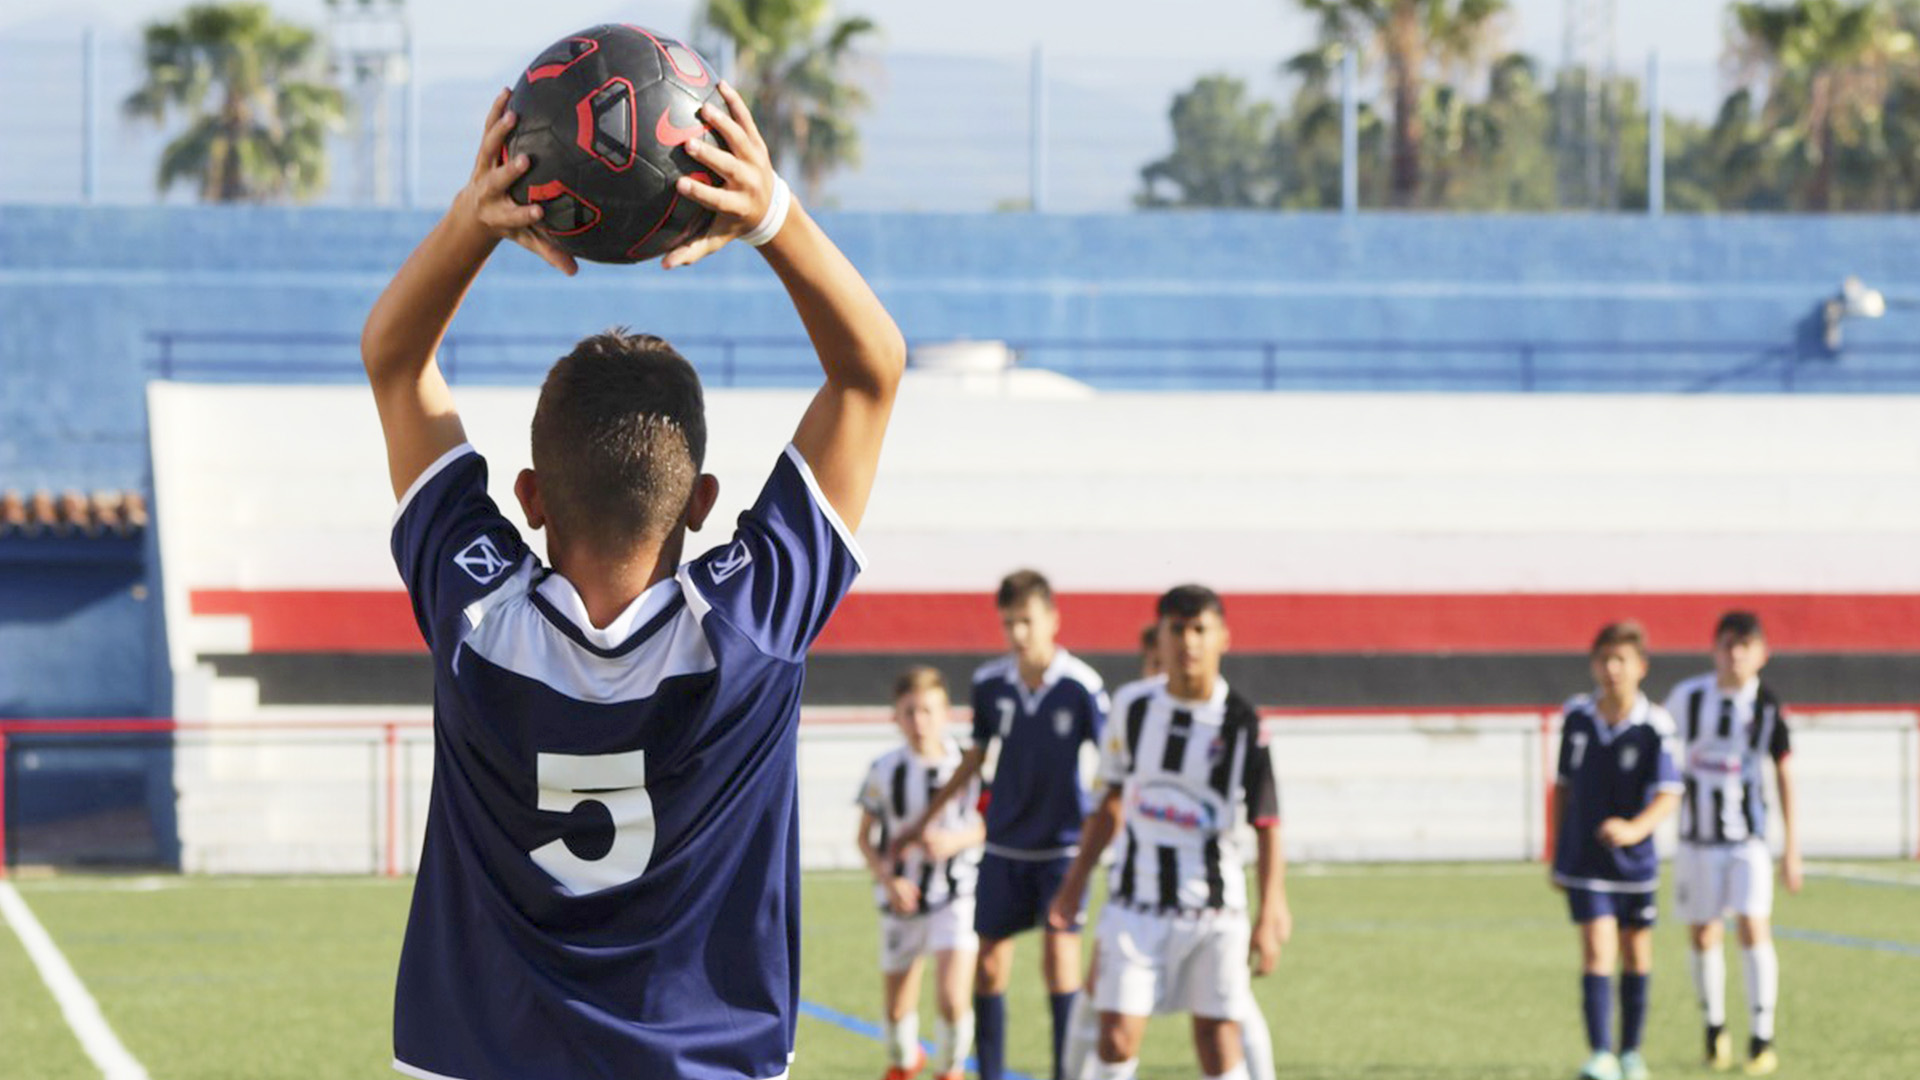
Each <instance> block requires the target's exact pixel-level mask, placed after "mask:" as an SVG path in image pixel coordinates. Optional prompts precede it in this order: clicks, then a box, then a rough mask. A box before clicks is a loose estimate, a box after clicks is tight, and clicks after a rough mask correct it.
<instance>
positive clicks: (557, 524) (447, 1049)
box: [361, 86, 905, 1080]
mask: <svg viewBox="0 0 1920 1080" xmlns="http://www.w3.org/2000/svg"><path fill="white" fill-rule="evenodd" d="M721 94H722V98H723V100H724V101H725V103H726V107H725V108H724V109H723V108H717V107H709V108H707V109H704V110H703V111H702V119H703V121H704V122H706V123H708V124H711V125H712V126H713V127H714V128H716V129H717V130H718V131H719V132H720V134H721V135H722V136H724V138H725V140H726V145H727V146H728V147H730V148H731V149H730V150H721V149H718V148H715V147H708V146H705V145H704V144H702V143H699V142H695V143H690V144H688V148H689V152H690V153H692V154H693V155H694V157H695V159H696V160H697V161H699V163H700V164H701V165H702V166H703V167H705V168H707V169H710V170H712V171H713V172H714V173H716V174H717V175H719V176H720V177H722V178H724V181H725V187H724V188H720V187H708V186H705V185H702V184H698V183H694V182H692V181H688V180H683V181H681V183H680V192H681V194H682V195H683V196H685V197H687V198H690V199H693V200H695V201H697V202H700V203H701V204H703V205H706V206H710V207H712V208H713V209H714V210H715V212H716V214H717V215H718V216H717V217H716V219H715V221H714V224H713V227H712V229H711V231H709V232H708V233H707V234H706V235H705V236H704V237H701V238H700V239H697V240H695V241H693V242H691V243H690V244H688V245H687V246H685V247H682V248H680V249H678V250H676V251H674V252H672V253H670V254H669V255H668V256H667V258H666V262H667V265H668V266H669V267H673V266H684V265H686V264H688V263H691V262H693V261H695V260H697V259H699V258H701V257H703V256H705V255H707V254H709V253H711V252H713V251H714V250H716V249H718V248H720V247H721V246H723V245H725V244H726V243H728V242H729V241H732V240H736V239H745V240H747V241H748V242H749V243H754V244H758V245H760V246H759V250H760V253H761V254H762V255H763V256H764V257H765V258H766V260H767V263H768V265H770V266H771V267H772V268H773V270H774V272H775V274H776V275H777V276H778V277H779V279H780V281H781V282H782V284H784V285H785V286H786V289H787V292H788V295H789V296H790V297H791V298H792V301H793V304H794V306H795V308H797V309H798V311H799V314H800V318H801V320H802V322H803V323H804V324H805V325H806V327H807V331H808V334H809V335H810V336H811V337H812V339H813V343H814V347H815V348H816V350H817V351H818V353H819V357H820V363H821V367H822V369H823V370H824V372H825V376H826V378H825V383H824V385H823V386H822V387H821V388H820V391H819V392H818V393H817V394H816V395H815V396H814V399H813V402H812V404H811V405H810V406H809V407H808V409H807V411H806V414H805V415H804V416H803V417H802V418H801V419H800V422H799V427H798V429H797V430H796V431H795V432H794V436H793V441H792V443H791V444H790V445H789V446H788V447H787V448H786V450H785V451H784V452H783V453H782V454H781V455H780V456H779V457H778V458H776V459H775V461H774V462H773V464H772V472H771V474H770V475H769V476H768V478H767V480H766V483H765V486H764V487H763V488H762V489H761V492H760V495H759V498H758V499H757V500H756V501H755V502H754V504H753V506H752V508H751V509H749V510H748V511H747V512H745V513H744V514H742V515H741V516H740V519H739V523H738V525H737V527H736V530H735V532H734V534H733V539H732V542H731V543H729V544H727V545H724V546H722V547H719V548H716V549H715V550H714V551H713V552H711V553H710V554H708V555H705V556H702V557H701V558H699V559H696V560H694V561H692V562H691V563H688V564H686V565H684V566H683V565H681V563H680V554H681V550H682V544H683V541H684V538H685V533H686V531H687V530H688V529H696V528H699V527H700V526H702V525H703V524H705V522H706V518H707V515H708V513H709V511H710V510H711V509H712V507H713V505H714V499H715V496H716V493H717V491H718V487H717V482H716V481H715V480H714V478H713V477H711V476H707V475H703V474H702V473H701V471H700V466H701V460H702V456H703V454H704V452H705V447H706V419H705V415H704V413H705V410H704V406H703V403H702V397H701V390H700V382H699V378H698V376H697V375H696V374H695V373H694V369H693V367H692V366H691V365H690V364H688V363H687V362H686V361H685V360H684V359H682V358H681V357H680V356H679V354H677V353H675V352H674V351H673V349H672V348H671V347H670V346H668V345H667V344H666V343H665V342H663V341H660V340H659V339H657V338H648V337H640V336H632V335H627V334H621V333H608V334H601V335H597V336H595V337H592V338H588V339H586V340H585V341H583V342H581V343H580V344H579V345H578V346H576V347H575V349H574V350H573V352H572V353H571V354H569V355H568V356H566V357H565V358H563V359H561V360H560V361H559V362H558V363H556V364H555V365H554V367H553V370H552V371H550V372H549V373H548V375H547V379H546V382H545V384H544V385H543V386H542V387H541V390H540V398H539V404H538V405H537V407H536V409H535V412H534V417H533V432H532V440H533V468H531V469H529V470H526V471H524V472H522V473H520V475H519V477H518V479H517V480H516V482H515V485H514V492H515V494H516V495H517V496H518V501H519V503H520V509H521V510H522V512H524V513H525V515H526V518H527V523H528V525H529V526H530V527H531V528H534V529H540V528H545V529H546V530H547V553H548V557H549V560H550V561H551V564H552V565H551V567H550V568H549V567H548V566H544V565H542V563H541V561H540V560H539V559H538V558H537V557H535V555H534V554H533V553H532V552H531V551H530V550H529V549H528V547H527V545H526V543H525V541H524V540H523V539H522V537H521V534H520V532H519V530H518V529H517V528H515V526H514V525H513V524H512V523H511V522H510V521H508V520H507V518H506V517H505V516H504V515H503V514H502V513H501V512H500V510H499V509H498V508H497V507H496V506H495V504H494V503H493V501H492V499H490V498H489V497H488V495H487V483H486V480H487V466H486V462H485V461H484V459H482V458H481V456H480V455H479V453H478V452H476V451H475V449H474V448H473V447H472V446H470V445H468V444H467V441H466V435H465V433H464V431H463V430H462V428H461V424H460V416H459V413H458V412H457V411H456V410H455V408H454V401H453V397H452V395H451V393H450V392H449V391H448V388H447V384H446V381H445V380H444V379H443V378H442V376H441V373H440V370H439V368H438V366H437V365H436V364H435V362H434V350H435V348H436V347H437V345H438V343H439V341H440V339H441V337H442V335H443V334H445V332H446V329H447V326H448V323H449V322H450V321H451V320H452V318H453V315H454V312H455V310H456V309H457V308H458V307H459V304H460V300H461V297H462V295H463V294H464V293H465V292H466V290H467V288H468V286H469V285H470V284H471V283H472V282H473V279H474V277H475V275H477V274H478V273H479V272H480V269H481V267H482V266H483V265H484V264H485V263H486V261H487V258H488V257H489V255H491V253H492V252H493V250H494V248H495V247H496V245H498V243H499V242H500V241H501V240H502V239H511V240H515V241H518V242H520V243H522V244H524V245H526V246H527V247H529V248H531V249H533V250H534V251H535V252H537V253H539V254H540V255H541V256H542V257H543V258H545V259H547V260H548V261H549V262H551V263H553V264H554V265H555V266H557V267H559V268H561V269H563V270H569V271H570V270H571V269H572V260H571V259H569V258H568V257H567V256H565V255H564V254H562V253H560V252H558V251H557V250H555V249H553V248H552V247H551V246H549V245H548V244H547V243H546V242H545V241H544V240H542V239H541V238H540V237H538V236H537V235H536V234H534V233H532V232H531V231H530V229H531V227H532V225H533V223H534V221H535V220H536V219H537V218H538V216H539V211H538V210H537V209H535V208H530V207H524V206H519V205H516V204H515V203H514V202H513V201H512V200H511V199H510V198H508V197H507V194H506V191H507V187H508V185H509V184H511V183H512V182H513V181H514V179H515V178H516V177H518V176H520V175H521V174H522V173H524V172H525V170H526V168H527V161H526V159H525V158H524V157H520V158H516V159H513V160H503V157H502V152H501V151H502V147H503V146H504V145H505V141H506V138H507V134H508V132H509V131H510V130H511V129H512V126H513V122H514V118H513V117H512V116H511V115H510V114H508V113H507V112H506V100H507V95H506V94H505V93H504V92H503V93H502V94H501V95H500V96H499V97H498V98H497V99H496V100H495V101H494V104H493V110H492V112H491V114H490V115H489V117H488V119H487V126H486V132H485V136H484V138H483V139H482V142H481V145H480V150H479V153H478V155H477V156H476V159H475V162H474V168H473V175H472V179H471V180H470V181H469V183H468V184H467V186H466V188H465V189H463V190H462V191H461V192H460V194H459V195H457V196H456V197H455V198H454V202H453V206H452V208H451V209H450V210H448V212H447V214H446V215H445V217H443V218H442V219H441V221H440V223H439V224H438V225H436V226H435V227H434V229H433V231H432V232H430V233H429V234H428V235H427V238H426V239H425V240H424V241H422V242H421V244H420V246H419V248H417V249H416V250H415V251H414V253H413V255H412V256H411V257H410V258H408V260H407V262H406V264H405V265H404V266H402V267H401V268H400V270H399V272H398V273H397V274H396V275H395V276H394V279H393V282H392V283H391V284H390V285H388V286H387V289H386V291H385V292H384V293H382V295H381V297H380V299H379V301H378V302H377V303H376V304H375V305H374V308H373V311H372V313H371V314H370V315H369V316H368V318H367V325H366V329H365V331H364V333H363V335H362V339H361V347H362V352H363V356H364V360H365V363H366V369H367V375H368V378H369V379H370V381H371V383H372V388H373V396H374V402H375V404H376V406H377V407H378V409H379V414H380V422H381V426H382V428H383V430H384V432H385V436H386V446H387V459H388V463H389V469H390V474H391V479H392V483H393V490H394V492H395V494H396V495H397V496H398V497H399V508H398V510H397V512H396V515H395V521H394V530H393V553H394V558H395V560H396V562H397V563H398V564H399V568H400V574H401V577H402V578H403V579H404V581H405V583H406V586H407V591H408V593H409V595H410V596H411V598H412V602H413V609H414V614H415V617H416V619H417V621H418V622H419V625H420V630H421V633H422V634H423V635H424V636H425V638H426V640H427V643H428V645H429V646H430V647H431V649H432V653H433V661H434V663H433V667H434V770H433V792H432V801H431V804H430V808H429V811H428V816H427V837H426V845H425V847H424V849H423V851H422V855H421V862H420V872H419V877H418V880H417V881H416V882H415V885H414V894H413V908H412V913H411V915H410V916H409V918H408V921H407V933H406V938H405V942H404V945H403V947H402V951H401V957H400V972H399V980H398V985H397V987H396V990H395V1000H394V1062H393V1064H394V1067H395V1068H396V1069H398V1070H399V1071H401V1072H403V1073H406V1074H408V1075H411V1076H418V1077H430V1078H436V1080H534V1078H538V1080H547V1078H551V1077H573V1078H578V1077H634V1076H648V1077H678V1078H686V1080H765V1078H779V1077H784V1076H786V1075H787V1067H788V1061H789V1059H790V1057H791V1054H792V1050H793V1036H794V1023H795V1019H796V1015H797V1014H796V1006H797V1005H798V1000H797V999H798V988H799V973H798V957H799V943H800V936H799V935H800V922H799V895H798V893H799V877H800V875H799V850H798V843H797V833H796V829H795V820H794V818H795V790H796V783H795V781H796V777H795V773H796V762H795V739H796V728H797V721H798V710H799V701H800V685H801V677H802V666H803V660H804V657H805V653H806V650H807V646H808V644H809V643H810V642H811V641H812V640H813V639H814V637H815V636H816V635H817V634H818V633H819V631H820V629H821V627H822V626H823V625H824V624H825V622H826V620H827V618H828V616H829V615H831V614H832V612H833V609H834V607H835V605H836V604H837V603H838V602H839V600H840V598H841V596H842V595H843V594H844V593H845V592H846V590H847V588H848V586H849V585H850V584H851V583H852V581H853V578H854V576H855V574H856V573H857V572H858V571H859V569H860V566H861V560H862V556H861V554H860V550H859V548H858V547H857V546H856V544H855V543H854V540H853V528H854V527H855V526H857V525H858V524H859V522H860V518H861V516H862V513H863V512H864V510H865V509H866V504H867V497H868V493H869V491H870V489H871V487H872V483H873V477H874V471H875V468H876V466H877V465H878V462H879V454H880V444H881V439H882V436H883V434H884V433H885V431H886V426H887V418H888V415H889V413H890V411H891V408H892V404H893V400H894V395H895V391H896V389H897V387H898V384H899V380H900V374H901V370H902V368H903V367H904V356H905V348H904V346H903V344H902V342H901V338H900V332H899V330H898V329H897V328H896V327H895V326H894V324H893V320H892V319H891V318H889V317H888V315H887V313H886V310H885V309H884V308H882V307H881V305H880V303H879V301H878V300H877V299H875V297H874V295H873V293H872V292H871V291H870V290H869V289H868V288H867V286H866V283H865V282H863V281H862V280H861V278H860V275H859V274H858V273H857V272H856V271H855V270H854V268H853V267H852V266H851V265H850V264H849V263H848V262H847V261H846V259H845V258H844V257H843V256H842V255H841V254H840V252H839V251H838V250H837V249H836V248H835V247H834V246H833V244H832V242H831V241H829V240H828V239H827V237H826V236H825V234H823V233H822V232H821V231H820V229H819V227H818V226H817V225H815V224H814V223H813V221H812V220H811V219H810V218H809V217H808V216H807V213H806V211H805V210H804V209H802V208H801V207H800V206H799V205H798V204H797V203H792V202H790V201H789V200H788V198H787V197H786V196H785V195H784V193H783V192H784V187H783V185H782V184H781V182H780V181H779V179H778V178H777V177H776V176H775V175H774V173H773V170H772V168H771V166H770V165H769V164H768V158H767V149H766V144H765V142H764V141H763V140H762V139H761V137H760V135H759V134H758V132H757V130H756V129H755V127H754V124H753V118H752V117H751V116H749V115H748V113H747V110H746V108H745V106H744V105H743V104H742V102H741V100H740V98H739V96H738V95H737V94H735V93H734V92H733V90H732V89H731V88H730V87H725V86H723V87H721ZM783 208H785V209H784V217H783V216H782V215H783Z"/></svg>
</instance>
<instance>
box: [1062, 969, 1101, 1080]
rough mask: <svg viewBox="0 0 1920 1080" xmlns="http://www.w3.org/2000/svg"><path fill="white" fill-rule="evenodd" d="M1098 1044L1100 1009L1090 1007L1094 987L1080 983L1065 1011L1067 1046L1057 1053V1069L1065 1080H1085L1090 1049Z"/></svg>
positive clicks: (1090, 1057) (1091, 1056) (1091, 1005)
mask: <svg viewBox="0 0 1920 1080" xmlns="http://www.w3.org/2000/svg"><path fill="white" fill-rule="evenodd" d="M1099 1043H1100V1010H1098V1009H1096V1008H1094V1007H1093V988H1092V987H1090V986H1083V987H1081V988H1080V993H1079V994H1078V995H1077V996H1076V997H1075V998H1074V999H1073V1010H1072V1011H1071V1012H1069V1013H1068V1014H1067V1045H1066V1047H1065V1049H1064V1050H1063V1051H1062V1052H1061V1055H1060V1056H1061V1058H1062V1060H1061V1062H1060V1068H1061V1070H1062V1071H1063V1072H1064V1073H1065V1074H1066V1077H1067V1080H1087V1068H1088V1066H1089V1064H1090V1063H1091V1062H1092V1061H1093V1057H1094V1054H1093V1048H1094V1047H1095V1046H1098V1045H1099Z"/></svg>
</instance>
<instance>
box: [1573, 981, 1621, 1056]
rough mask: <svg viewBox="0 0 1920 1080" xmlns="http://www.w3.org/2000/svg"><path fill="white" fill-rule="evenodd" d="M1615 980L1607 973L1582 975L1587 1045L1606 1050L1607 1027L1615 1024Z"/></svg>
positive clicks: (1582, 1010)
mask: <svg viewBox="0 0 1920 1080" xmlns="http://www.w3.org/2000/svg"><path fill="white" fill-rule="evenodd" d="M1612 982H1613V980H1612V979H1609V978H1608V977H1606V976H1605V975H1582V976H1580V1011H1581V1013H1582V1014H1584V1015H1585V1016H1586V1018H1587V1045H1588V1046H1590V1047H1592V1048H1593V1050H1594V1051H1595V1052H1596V1053H1598V1052H1599V1051H1601V1050H1605V1049H1606V1048H1607V1047H1608V1045H1609V1043H1608V1041H1607V1029H1608V1028H1610V1027H1612V1026H1613V1016H1612V1015H1611V1014H1612V1012H1613V987H1612V986H1611V985H1610V984H1611V983H1612Z"/></svg>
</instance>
